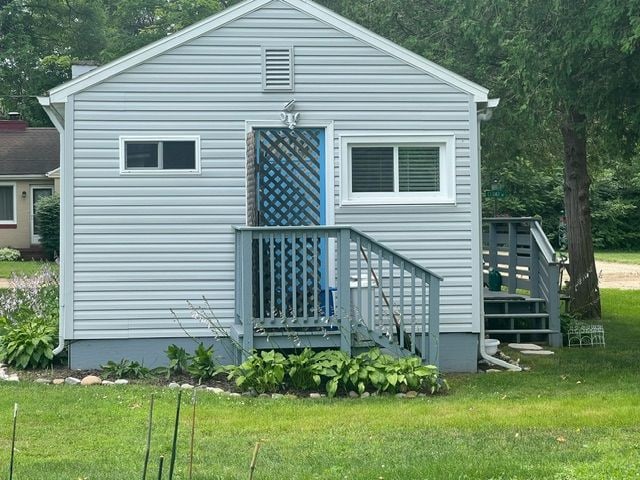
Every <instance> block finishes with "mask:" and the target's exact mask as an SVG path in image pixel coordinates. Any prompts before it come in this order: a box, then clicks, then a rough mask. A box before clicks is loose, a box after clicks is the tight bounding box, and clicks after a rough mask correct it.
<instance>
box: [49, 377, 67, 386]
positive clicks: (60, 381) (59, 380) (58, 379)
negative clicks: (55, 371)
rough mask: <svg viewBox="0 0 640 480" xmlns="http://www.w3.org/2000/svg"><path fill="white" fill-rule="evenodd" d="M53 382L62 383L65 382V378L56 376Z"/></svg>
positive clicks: (55, 383)
mask: <svg viewBox="0 0 640 480" xmlns="http://www.w3.org/2000/svg"><path fill="white" fill-rule="evenodd" d="M51 383H53V384H54V385H62V384H63V383H64V378H54V379H53V382H51Z"/></svg>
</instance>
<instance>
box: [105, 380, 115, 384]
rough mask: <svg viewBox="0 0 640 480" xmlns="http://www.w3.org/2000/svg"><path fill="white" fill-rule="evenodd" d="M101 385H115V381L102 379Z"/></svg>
mask: <svg viewBox="0 0 640 480" xmlns="http://www.w3.org/2000/svg"><path fill="white" fill-rule="evenodd" d="M102 385H115V382H112V381H111V380H102Z"/></svg>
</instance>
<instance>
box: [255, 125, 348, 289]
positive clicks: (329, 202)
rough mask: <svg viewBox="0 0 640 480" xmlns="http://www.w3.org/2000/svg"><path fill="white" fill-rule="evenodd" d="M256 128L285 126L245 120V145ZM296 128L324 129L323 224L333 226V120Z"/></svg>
mask: <svg viewBox="0 0 640 480" xmlns="http://www.w3.org/2000/svg"><path fill="white" fill-rule="evenodd" d="M258 128H278V129H280V128H287V126H286V125H284V124H283V123H282V122H278V121H270V120H255V121H254V120H247V121H246V122H245V145H246V142H247V139H248V138H249V134H250V133H253V132H254V130H255V129H258ZM296 128H319V129H324V162H325V163H324V174H325V178H324V185H325V189H326V191H325V194H324V198H325V205H324V208H325V225H327V226H333V225H335V224H336V212H335V178H336V173H335V141H334V122H333V120H317V121H316V120H313V121H312V120H306V121H304V120H303V121H299V122H298V123H297V124H296ZM247 160H248V159H247V152H246V149H245V154H244V182H245V183H244V191H245V196H244V198H245V205H244V209H245V210H244V211H245V214H244V223H245V225H248V219H249V202H248V200H247V195H246V192H247V191H248V189H249V185H248V183H249V178H248V172H247ZM327 260H328V261H329V278H335V276H336V270H335V254H334V240H333V239H329V257H328V259H327Z"/></svg>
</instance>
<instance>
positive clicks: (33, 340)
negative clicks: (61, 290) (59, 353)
mask: <svg viewBox="0 0 640 480" xmlns="http://www.w3.org/2000/svg"><path fill="white" fill-rule="evenodd" d="M0 323H1V326H0V361H3V362H6V363H8V364H9V365H12V366H14V367H18V368H41V367H46V366H47V365H48V364H49V363H51V360H52V358H53V348H54V346H55V342H56V337H57V329H58V275H57V272H56V271H55V270H54V269H52V268H50V267H49V266H44V267H43V268H41V269H40V270H39V271H38V272H37V273H36V274H35V275H29V276H28V275H14V276H12V277H11V279H10V281H9V289H8V290H7V291H5V292H3V293H2V294H0Z"/></svg>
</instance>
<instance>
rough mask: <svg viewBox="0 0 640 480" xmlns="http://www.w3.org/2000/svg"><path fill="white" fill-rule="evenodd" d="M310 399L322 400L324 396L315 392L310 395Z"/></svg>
mask: <svg viewBox="0 0 640 480" xmlns="http://www.w3.org/2000/svg"><path fill="white" fill-rule="evenodd" d="M309 398H322V395H320V394H319V393H318V392H313V393H310V394H309Z"/></svg>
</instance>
